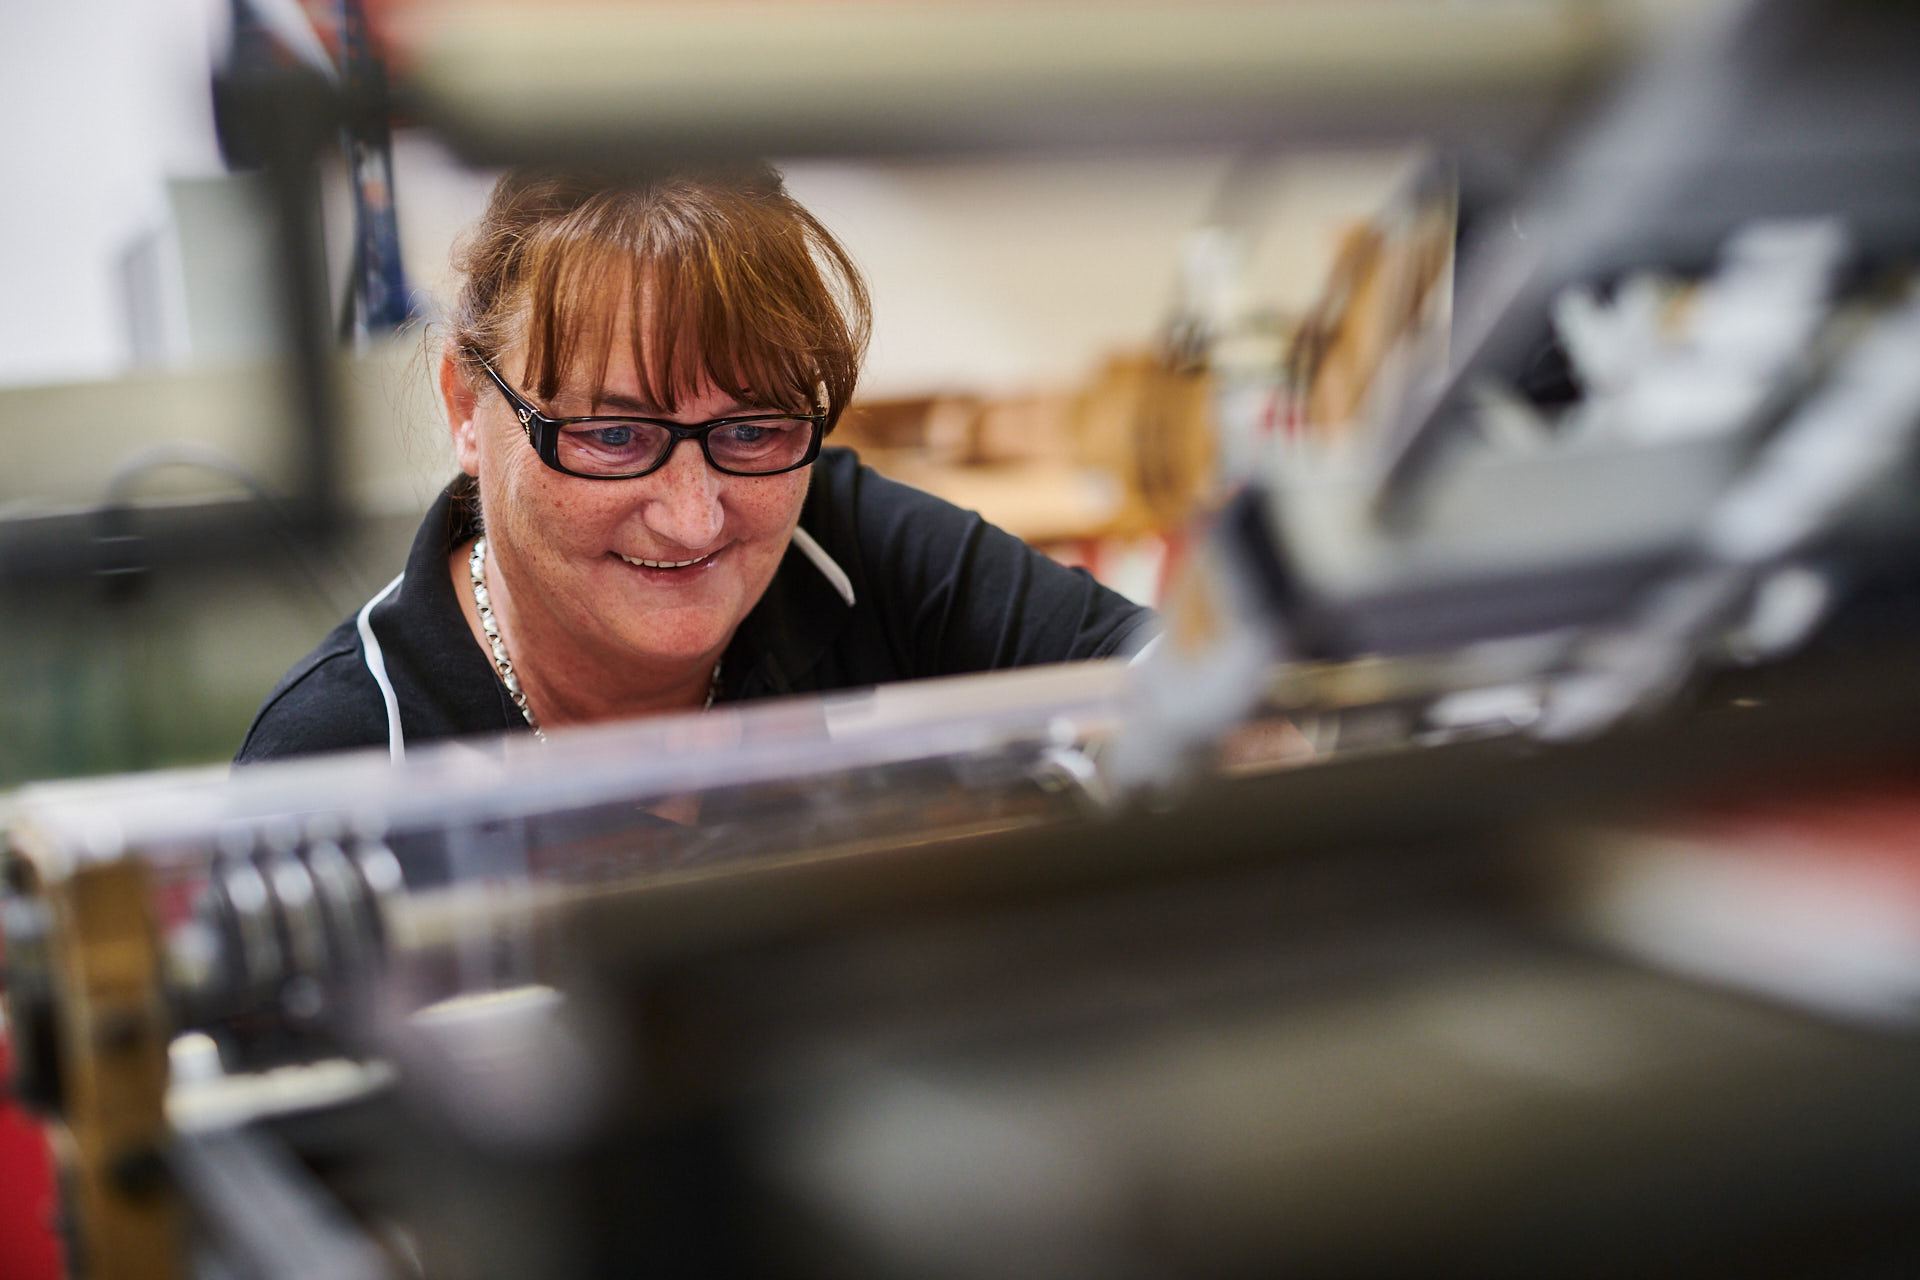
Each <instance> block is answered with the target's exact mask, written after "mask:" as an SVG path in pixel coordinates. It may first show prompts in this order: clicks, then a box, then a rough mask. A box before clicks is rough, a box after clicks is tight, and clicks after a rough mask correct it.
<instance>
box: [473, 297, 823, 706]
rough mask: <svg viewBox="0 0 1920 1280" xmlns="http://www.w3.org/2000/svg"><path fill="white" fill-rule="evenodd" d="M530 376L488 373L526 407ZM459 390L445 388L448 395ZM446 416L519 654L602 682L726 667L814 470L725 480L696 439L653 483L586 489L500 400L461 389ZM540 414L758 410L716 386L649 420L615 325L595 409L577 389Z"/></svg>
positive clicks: (509, 366) (685, 414)
mask: <svg viewBox="0 0 1920 1280" xmlns="http://www.w3.org/2000/svg"><path fill="white" fill-rule="evenodd" d="M621 310H622V312H623V313H624V310H625V309H624V308H622V309H621ZM523 363H524V362H523V353H522V352H521V351H520V350H518V349H515V350H510V351H507V352H503V353H502V355H501V359H500V361H499V363H498V364H497V365H496V366H495V367H496V368H497V369H498V370H499V371H500V373H501V375H502V376H503V377H505V378H506V379H507V380H508V381H509V382H510V383H512V384H513V385H515V386H516V387H517V388H518V389H520V390H521V392H522V394H525V391H526V387H525V385H524V383H522V382H521V381H520V373H521V370H522V367H523ZM461 381H462V380H461V379H460V378H459V375H458V374H457V373H456V374H454V375H453V376H452V377H451V378H448V377H447V376H446V374H444V373H443V383H444V384H446V385H448V386H449V387H450V388H451V386H452V384H453V383H457V382H461ZM448 401H449V405H450V407H451V416H452V419H453V422H452V427H453V436H454V445H455V451H456V453H457V455H458V457H459V461H460V466H461V468H462V469H463V470H465V471H466V472H467V474H469V475H471V476H473V477H475V479H476V480H477V481H478V482H479V489H480V505H481V512H482V515H483V517H484V520H485V524H486V531H487V545H488V549H489V551H490V553H491V555H492V557H493V559H494V561H495V562H496V563H497V564H498V566H499V570H500V576H501V577H502V578H503V579H504V580H505V582H506V584H507V585H508V586H509V589H510V599H511V602H512V611H513V615H514V625H515V628H516V630H517V633H518V638H516V641H515V643H516V647H518V646H519V645H521V644H522V643H523V642H524V641H525V640H534V641H537V642H538V643H539V644H540V645H541V646H542V647H543V648H545V649H548V650H551V649H552V648H554V647H555V646H561V647H565V648H570V649H571V650H572V652H571V653H569V654H568V657H569V659H570V660H578V659H581V658H584V659H586V660H588V661H592V662H599V663H602V664H607V666H606V667H605V668H603V669H606V670H607V671H608V673H609V675H614V673H616V672H617V671H618V670H619V668H620V666H621V665H622V664H626V663H636V664H658V665H660V666H663V667H666V668H668V669H670V668H671V667H672V666H673V665H675V664H683V665H691V664H699V663H711V662H713V661H715V660H716V659H717V658H718V657H719V655H720V653H721V651H722V650H724V649H725V647H726V644H727V642H728V641H729V640H730V639H731V638H732V637H733V632H734V629H735V628H736V627H738V626H739V624H740V621H741V619H742V618H744V617H746V615H747V612H748V611H749V610H750V609H752V608H753V606H754V604H755V603H757V602H758V601H759V599H760V596H761V594H762V593H763V592H764V591H765V590H766V588H767V583H768V582H770V581H771V580H772V578H773V574H774V570H775V569H776V568H778V567H779V564H780V559H781V557H782V556H783V555H785V554H786V550H787V542H788V539H789V538H790V537H791V536H792V534H793V528H794V524H795V522H796V521H798V519H799V517H800V505H801V503H802V501H803V500H804V499H805V498H806V494H807V479H808V476H809V475H810V473H811V469H810V468H802V469H801V470H798V471H790V472H786V473H784V474H782V475H774V476H730V475H723V474H721V473H720V472H718V471H715V470H713V469H712V468H711V467H709V466H708V465H707V462H706V458H705V456H704V455H703V454H702V453H701V451H700V447H699V443H698V442H697V441H691V440H689V441H682V442H681V443H680V444H679V445H678V446H677V447H676V448H675V449H674V451H673V453H672V455H671V456H670V457H669V458H668V459H667V462H666V465H664V466H662V467H661V468H660V469H659V470H658V471H655V472H653V473H652V474H651V475H646V476H640V477H638V478H635V479H630V480H588V479H582V478H581V477H578V476H570V475H565V474H563V473H561V472H558V471H554V470H552V469H551V468H549V467H547V466H546V465H545V464H544V463H542V462H541V461H540V459H539V457H538V456H537V455H536V454H535V453H534V451H533V448H532V447H531V446H530V445H529V444H528V443H527V438H526V435H525V434H524V432H523V431H522V429H521V427H520V423H519V420H518V419H517V418H516V417H515V415H514V413H513V411H512V410H511V409H509V408H508V406H507V403H506V400H505V398H504V397H502V396H501V395H500V394H499V392H498V389H497V388H495V387H493V386H491V385H489V384H484V383H483V384H482V385H481V386H479V387H477V388H472V387H467V388H464V390H462V391H461V393H460V394H458V395H457V396H456V395H455V394H452V393H451V392H450V394H449V396H448ZM535 403H536V404H538V405H539V407H540V408H541V409H543V410H544V411H546V412H548V413H550V414H553V415H555V416H557V417H571V416H576V415H584V414H619V413H634V414H638V415H642V416H648V417H662V416H665V417H670V418H671V419H672V420H673V421H676V422H683V423H694V422H703V421H707V420H709V419H712V418H720V417H725V416H727V415H729V414H733V413H740V412H753V411H754V407H753V406H750V405H744V404H741V403H739V402H737V401H735V400H733V399H732V398H731V397H729V396H727V395H726V394H725V393H724V392H722V391H720V390H718V389H717V388H715V387H713V386H711V385H709V386H706V387H704V388H701V389H700V392H699V394H698V395H695V396H689V397H683V398H682V399H681V402H680V406H679V411H678V412H677V413H674V414H671V415H663V414H661V413H659V411H658V410H657V409H656V408H655V407H653V406H651V405H648V404H647V403H646V402H645V401H644V399H643V393H642V390H641V384H640V379H639V374H638V371H637V370H636V369H635V367H634V362H633V344H632V342H631V341H630V340H629V337H628V326H627V323H626V321H625V319H624V314H623V317H622V319H621V321H620V322H619V324H618V325H617V326H616V328H615V331H614V333H613V334H612V352H611V356H610V359H609V362H608V366H607V373H606V380H605V385H604V386H603V387H602V388H601V391H600V398H599V399H598V400H597V401H595V400H594V399H593V393H592V390H591V388H589V387H588V386H586V385H585V384H584V381H583V380H582V379H580V378H578V377H577V376H575V377H570V378H568V379H566V380H563V382H562V384H561V386H560V389H559V391H558V392H557V393H556V395H555V396H554V398H553V399H552V400H551V401H550V402H548V403H544V404H541V403H540V402H539V401H538V400H537V399H536V400H535ZM665 565H674V566H679V567H673V568H668V567H662V566H665ZM514 658H515V661H516V662H538V661H539V660H540V659H539V657H538V656H537V655H536V654H534V653H528V654H526V655H525V656H524V657H523V656H522V655H521V654H520V653H518V652H516V653H515V655H514ZM634 674H635V675H636V676H639V675H640V674H641V673H640V672H637V671H636V672H635V673H634ZM661 674H663V675H665V674H668V671H665V670H663V671H662V672H661ZM642 678H643V679H644V677H642ZM615 682H616V683H618V678H617V676H615Z"/></svg>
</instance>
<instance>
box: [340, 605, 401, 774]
mask: <svg viewBox="0 0 1920 1280" xmlns="http://www.w3.org/2000/svg"><path fill="white" fill-rule="evenodd" d="M406 576H407V575H406V574H404V573H402V574H400V575H399V576H398V577H396V578H394V580H393V581H392V582H389V583H388V584H387V585H386V586H384V587H382V588H381V589H380V594H379V595H377V596H375V597H374V598H373V599H371V600H369V601H367V602H366V603H365V604H364V605H362V606H360V616H359V617H358V618H355V619H354V623H353V625H354V628H355V630H357V631H359V633H360V652H361V657H362V658H363V659H364V660H365V662H366V664H367V674H369V675H371V676H372V677H373V682H374V684H376V685H378V686H379V687H380V701H382V702H384V703H385V704H386V706H387V754H388V756H390V757H391V758H392V759H393V761H394V763H396V764H398V763H399V762H400V761H402V760H404V759H406V758H407V736H406V735H405V734H404V733H402V732H400V698H399V696H398V695H397V694H395V693H394V691H393V681H391V680H389V679H387V657H386V655H385V654H384V653H382V652H381V651H380V641H379V639H378V638H377V637H376V636H375V635H374V634H373V606H375V605H377V604H379V603H380V602H381V601H382V600H385V599H386V598H387V597H388V596H390V595H392V594H393V589H394V588H395V587H397V586H399V585H400V579H401V578H404V577H406Z"/></svg>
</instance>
